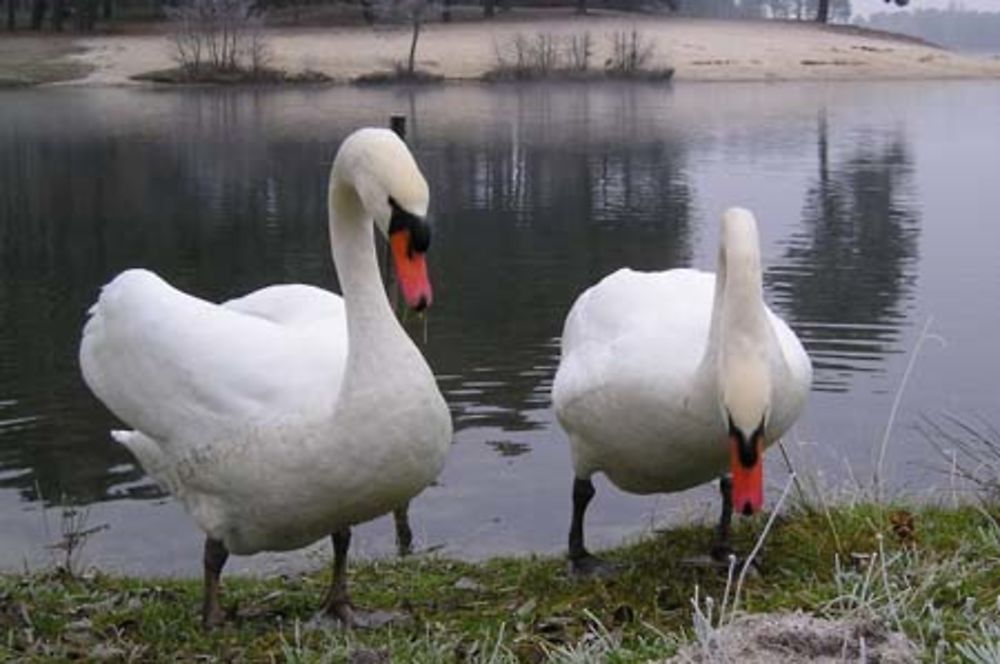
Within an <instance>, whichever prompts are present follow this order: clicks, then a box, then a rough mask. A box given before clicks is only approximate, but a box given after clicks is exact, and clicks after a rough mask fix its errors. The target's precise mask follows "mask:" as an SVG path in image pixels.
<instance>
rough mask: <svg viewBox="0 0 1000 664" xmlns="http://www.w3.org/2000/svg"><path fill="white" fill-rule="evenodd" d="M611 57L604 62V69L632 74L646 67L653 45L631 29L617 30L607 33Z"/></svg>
mask: <svg viewBox="0 0 1000 664" xmlns="http://www.w3.org/2000/svg"><path fill="white" fill-rule="evenodd" d="M609 39H610V40H611V57H610V58H608V60H607V62H605V63H604V64H605V67H604V68H605V69H607V70H608V71H609V72H613V73H615V74H618V75H625V76H629V75H634V74H637V73H639V72H641V71H643V70H645V69H646V68H647V66H648V65H649V61H650V60H651V59H652V57H653V50H654V48H655V45H654V44H653V43H652V42H650V41H648V40H647V39H646V38H645V37H643V36H642V34H641V33H640V32H639V31H638V30H636V29H635V28H632V30H628V31H626V30H619V31H617V32H613V33H611V35H609Z"/></svg>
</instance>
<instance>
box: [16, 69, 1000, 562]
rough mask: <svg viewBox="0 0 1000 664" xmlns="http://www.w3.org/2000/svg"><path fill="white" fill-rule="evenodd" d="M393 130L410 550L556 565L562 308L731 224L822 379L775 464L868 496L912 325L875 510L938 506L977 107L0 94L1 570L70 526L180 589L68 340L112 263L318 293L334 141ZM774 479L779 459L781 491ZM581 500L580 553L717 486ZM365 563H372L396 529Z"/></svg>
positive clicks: (971, 215) (607, 96) (984, 151)
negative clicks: (428, 419)
mask: <svg viewBox="0 0 1000 664" xmlns="http://www.w3.org/2000/svg"><path fill="white" fill-rule="evenodd" d="M391 113H406V114H408V115H409V116H410V136H409V139H410V143H411V145H412V146H413V149H414V151H415V153H416V155H417V158H418V160H419V162H420V163H421V165H422V167H423V169H424V171H425V173H426V175H427V177H428V180H429V181H430V184H431V189H432V212H433V216H434V221H435V224H436V236H435V240H434V245H433V248H432V253H431V259H432V263H433V265H432V277H433V279H434V280H435V286H436V296H437V297H436V303H435V307H434V309H433V310H432V312H431V316H430V319H429V325H428V335H427V342H426V344H425V345H424V350H425V353H426V355H427V357H428V359H429V361H430V364H431V366H432V367H433V368H434V370H435V372H436V373H437V374H438V375H439V377H440V383H441V388H442V390H443V391H444V393H445V395H446V398H447V399H448V401H449V403H450V404H451V406H452V408H453V412H454V416H455V424H456V436H455V445H454V447H453V451H452V454H451V456H450V459H449V462H448V466H447V468H446V470H445V472H444V474H443V476H442V478H441V480H440V484H439V485H438V486H435V487H432V488H430V489H429V490H427V491H426V492H425V493H424V494H423V495H422V496H421V497H420V498H419V499H418V500H417V501H416V502H415V504H414V507H413V520H414V526H415V530H416V532H417V535H418V538H419V540H420V543H421V545H422V546H425V547H427V546H432V547H437V546H441V547H443V549H444V551H445V552H447V553H450V554H454V555H462V556H473V557H474V556H484V555H489V554H491V553H496V552H526V551H545V552H553V551H558V550H560V549H562V548H563V547H564V542H565V533H566V530H567V527H568V520H569V488H570V479H571V478H570V471H569V459H568V451H567V446H566V443H565V440H564V438H563V436H562V434H561V433H560V431H559V428H558V426H557V425H556V423H555V421H554V418H553V415H552V413H551V411H550V409H549V404H548V390H549V386H550V382H551V378H552V374H553V371H554V369H555V365H556V363H557V360H558V337H559V334H560V331H561V326H562V320H563V318H564V316H565V314H566V311H567V310H568V308H569V306H570V304H571V303H572V301H573V299H574V297H575V296H576V295H577V294H578V293H579V292H580V291H581V290H582V289H583V288H585V287H586V286H587V285H589V284H591V283H593V282H594V281H595V280H597V279H599V278H600V277H602V276H603V275H605V274H607V273H608V272H610V271H612V270H615V269H617V268H618V267H620V266H623V265H630V266H632V267H635V268H642V269H665V268H670V267H677V266H687V265H694V266H699V267H704V268H708V269H713V267H714V266H713V263H714V256H715V246H716V241H717V223H718V222H717V220H718V218H719V215H720V213H721V212H722V210H723V209H724V208H725V207H727V206H729V205H732V204H741V205H745V206H748V207H750V208H752V209H754V210H755V211H756V212H757V215H758V218H759V221H760V224H761V231H762V234H763V238H762V239H763V245H764V253H765V264H766V278H765V281H766V291H767V298H768V300H769V302H770V303H771V304H772V306H773V307H774V308H775V309H776V310H777V311H778V312H779V313H780V314H781V315H783V316H785V317H786V318H787V319H788V320H789V322H790V323H791V324H792V326H793V327H794V328H795V329H796V330H797V331H798V333H799V335H800V336H801V337H802V338H803V340H804V342H805V345H806V347H807V349H808V350H809V352H810V354H811V355H812V357H813V360H814V363H815V366H816V381H815V385H814V391H813V394H812V398H811V401H810V403H809V406H808V410H807V412H806V414H805V416H804V417H803V418H802V420H801V421H800V423H799V425H798V426H797V427H796V429H795V431H794V432H793V435H792V436H791V437H790V438H789V444H790V448H791V451H792V452H793V454H794V455H795V457H796V460H797V463H800V464H802V465H803V467H807V468H810V469H812V470H813V471H814V472H818V473H819V474H821V475H822V477H823V479H824V480H825V481H826V482H828V483H830V484H833V485H843V484H849V483H850V482H851V481H853V480H852V478H856V480H857V481H859V482H861V483H863V484H864V483H867V482H868V481H869V478H870V475H871V472H872V462H871V458H872V450H873V446H874V445H875V444H876V443H877V441H879V440H880V439H881V438H882V435H883V430H884V427H885V425H886V422H887V420H888V413H889V411H890V408H891V406H892V402H893V398H894V396H895V394H896V392H897V390H898V388H899V385H900V383H901V379H902V375H903V372H904V370H905V368H906V365H907V362H908V359H909V354H910V352H911V350H912V348H913V347H914V345H915V343H916V341H917V338H918V337H919V336H920V330H921V329H922V328H923V326H924V324H925V322H926V321H927V320H928V319H929V318H930V317H933V323H932V325H931V328H930V332H931V334H932V335H933V336H932V338H931V339H930V340H928V341H927V343H926V344H925V345H924V347H923V350H922V351H921V353H920V355H919V357H918V359H917V362H916V364H915V366H914V369H913V372H912V375H911V376H910V379H909V381H908V383H907V384H906V386H905V391H904V393H903V398H902V401H901V408H900V412H899V415H898V417H897V420H896V423H895V426H894V428H893V430H892V435H891V438H890V443H889V449H888V463H887V470H888V472H889V475H890V478H891V481H892V486H893V488H894V490H896V491H900V492H911V493H914V492H916V493H920V494H925V493H927V492H934V491H935V490H940V489H947V487H948V478H947V476H945V475H940V474H937V473H933V472H928V471H927V468H926V467H927V466H928V465H931V464H935V463H938V462H937V456H936V455H935V453H934V452H933V449H932V448H931V447H930V446H929V445H928V444H927V442H926V441H925V440H924V438H923V437H922V436H921V435H920V433H919V432H918V431H916V430H915V425H916V424H917V423H918V422H919V421H920V418H921V417H924V416H929V417H932V418H933V417H940V416H941V415H942V414H943V413H946V412H951V413H957V414H959V415H962V416H983V417H986V418H987V419H989V418H990V417H993V418H996V417H997V416H996V414H995V413H996V407H997V403H998V396H1000V387H998V386H997V383H996V374H997V368H998V367H997V359H996V353H995V352H994V343H995V342H994V341H993V340H994V339H995V338H996V334H995V331H996V330H997V329H1000V300H998V297H997V292H998V288H1000V230H998V225H1000V217H998V212H997V211H998V210H1000V123H998V122H997V118H998V117H1000V86H998V85H997V84H995V83H982V82H977V83H971V82H970V83H947V84H942V83H922V84H902V83H897V84H888V83H878V84H863V85H859V84H836V85H829V86H823V85H816V84H808V85H798V84H781V85H767V84H738V85H734V84H727V85H714V84H711V85H709V84H701V85H677V86H675V87H674V88H673V89H672V90H669V89H663V88H657V87H642V86H618V85H606V86H596V85H595V86H569V87H565V88H556V89H543V88H540V87H526V88H517V87H496V88H479V87H474V86H473V87H449V88H445V89H439V90H429V91H421V92H418V93H415V94H414V93H407V92H398V91H359V90H351V89H336V90H310V91H304V90H299V91H263V92H253V91H235V92H234V91H223V92H219V91H188V92H149V91H141V92H140V91H129V90H116V89H109V90H99V91H97V90H71V89H61V90H56V89H50V90H45V91H31V92H4V93H3V94H0V532H2V533H3V536H2V539H0V568H11V567H19V566H21V565H22V564H23V563H25V562H27V563H28V564H41V563H44V562H46V561H47V560H49V557H50V555H51V554H50V553H49V552H48V551H47V550H46V549H45V548H44V547H45V544H47V543H50V542H52V541H53V540H55V539H56V538H57V537H58V532H59V528H60V525H59V507H58V506H59V505H64V504H85V505H92V508H91V513H90V522H91V523H92V524H108V525H109V526H110V528H109V529H108V530H105V531H103V532H101V533H100V534H98V535H96V536H94V537H93V538H92V540H91V542H90V543H89V544H88V554H89V556H88V558H89V560H90V561H91V562H97V563H99V564H100V565H101V566H103V567H106V568H110V569H123V570H131V571H143V572H152V573H184V574H187V573H195V572H197V571H198V570H199V567H200V566H199V563H198V561H199V557H198V555H199V554H198V552H199V550H200V542H201V536H200V533H199V531H197V529H196V527H195V526H194V525H193V523H192V522H190V521H189V520H188V519H187V518H186V517H185V515H184V514H183V512H182V511H181V510H180V509H179V508H178V507H177V506H176V505H175V504H174V503H172V502H171V501H170V500H169V499H168V498H165V497H164V496H163V494H162V493H161V492H160V491H159V490H158V489H157V488H156V487H155V486H154V485H153V484H152V483H151V482H149V481H148V479H146V478H145V477H144V475H143V473H142V472H141V470H140V469H139V468H138V467H137V466H136V465H134V464H133V463H132V459H131V458H130V456H129V455H128V454H127V453H126V452H125V451H124V450H123V449H120V448H118V447H116V446H115V445H114V444H112V443H111V442H110V441H109V439H108V436H107V430H108V429H109V428H111V427H113V426H115V422H114V420H113V418H112V417H111V416H110V415H109V414H108V413H107V412H106V411H105V410H104V409H103V407H102V406H101V405H100V403H98V402H97V401H96V400H95V399H94V398H93V397H92V396H91V395H90V394H89V393H88V392H87V390H86V389H85V387H84V385H83V383H82V381H81V379H80V377H79V373H78V369H77V365H76V346H77V341H78V336H79V331H80V328H81V325H82V323H83V320H84V313H85V311H86V309H87V307H88V306H89V305H90V304H91V302H92V301H93V300H94V298H95V296H96V294H97V290H98V288H99V286H100V285H101V284H102V283H104V282H105V281H107V280H108V279H110V278H111V277H112V276H113V275H114V274H116V273H117V272H119V271H120V270H122V269H124V268H127V267H131V266H146V267H149V268H151V269H153V270H156V271H157V272H159V273H160V274H162V275H164V276H165V277H166V278H167V279H169V280H170V281H172V282H173V283H174V284H175V285H177V286H179V287H181V288H184V289H186V290H190V291H192V292H194V293H197V294H199V295H201V296H204V297H208V298H215V299H223V298H228V297H232V296H234V295H236V294H240V293H244V292H247V291H249V290H253V289H256V288H259V287H261V286H263V285H265V284H269V283H273V282H281V281H301V282H306V283H313V284H319V285H322V286H326V287H330V288H335V287H336V284H335V277H334V272H333V268H332V265H331V263H330V259H329V249H328V243H327V238H326V224H325V214H326V212H325V190H326V189H325V187H326V178H327V174H328V169H329V162H330V159H331V157H332V154H333V151H334V149H335V147H336V145H337V144H338V142H339V141H340V140H341V139H342V138H343V137H344V136H345V135H346V134H347V133H349V131H351V130H352V129H353V128H355V127H357V126H359V125H364V124H385V122H386V120H387V118H388V116H389V115H390V114H391ZM415 333H417V334H418V335H419V333H420V332H419V331H415ZM994 421H996V419H994ZM782 467H783V464H782V461H781V459H780V457H779V455H771V458H770V460H769V464H768V469H769V470H768V473H769V477H770V481H771V485H772V488H778V487H780V485H781V484H782V483H783V480H782ZM598 491H599V495H598V499H597V500H596V501H595V503H594V507H593V509H592V510H591V519H590V536H591V538H592V540H593V542H594V544H596V545H602V544H610V543H614V542H617V541H619V540H620V539H621V538H623V537H626V536H628V535H630V534H635V533H640V532H643V531H645V530H648V529H649V528H650V527H652V526H654V525H656V524H659V523H663V522H669V521H675V520H678V519H683V518H692V517H694V518H704V517H706V516H711V515H714V514H715V512H716V510H717V505H716V500H715V491H714V489H713V488H712V487H703V488H701V489H697V490H694V491H691V492H687V493H684V494H678V495H672V496H665V497H658V498H637V497H634V496H627V495H624V494H621V493H620V492H617V491H616V490H614V489H613V488H611V487H609V486H607V485H606V484H601V485H600V486H599V488H598ZM43 505H48V506H49V509H47V510H43V509H42V508H43ZM357 541H358V545H357V549H358V551H359V552H360V553H363V554H376V555H377V554H382V553H386V552H388V551H390V550H391V525H390V523H389V522H388V521H387V520H385V519H383V520H380V521H377V522H375V523H373V524H369V525H368V526H365V527H363V528H362V529H360V532H359V536H358V539H357ZM262 560H263V562H261V561H262ZM299 562H301V557H292V558H281V559H278V558H274V557H271V558H263V559H260V558H258V559H256V560H255V561H254V560H247V559H244V560H242V561H238V562H237V563H236V564H234V565H233V567H234V568H236V569H239V568H240V566H241V565H242V566H244V567H246V566H247V565H257V566H259V565H261V564H263V565H271V564H298V563H299Z"/></svg>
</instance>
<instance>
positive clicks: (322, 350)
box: [80, 270, 347, 446]
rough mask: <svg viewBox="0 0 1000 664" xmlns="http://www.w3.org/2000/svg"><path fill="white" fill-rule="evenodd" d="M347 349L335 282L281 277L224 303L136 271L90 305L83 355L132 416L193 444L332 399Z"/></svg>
mask: <svg viewBox="0 0 1000 664" xmlns="http://www.w3.org/2000/svg"><path fill="white" fill-rule="evenodd" d="M346 350H347V348H346V329H345V322H344V312H343V304H342V302H341V301H340V298H339V297H337V296H335V295H333V294H332V293H326V292H325V291H322V290H320V289H317V288H311V287H308V286H298V285H296V286H276V287H271V288H267V289H264V290H262V291H258V292H256V293H252V294H250V295H248V296H246V297H244V298H240V299H237V300H232V301H230V302H228V303H226V305H224V306H220V305H216V304H213V303H210V302H206V301H204V300H201V299H199V298H196V297H193V296H191V295H188V294H186V293H183V292H181V291H179V290H177V289H175V288H173V287H172V286H170V285H169V284H168V283H166V282H165V281H163V280H162V279H161V278H159V277H158V276H157V275H155V274H153V273H152V272H149V271H146V270H128V271H126V272H123V273H122V274H120V275H119V276H118V277H116V278H115V279H114V280H113V281H111V282H110V283H109V284H107V285H106V286H105V287H104V289H103V290H102V292H101V296H100V298H99V300H98V302H97V303H96V304H95V305H94V306H93V307H92V308H91V310H90V318H89V320H88V321H87V324H86V326H85V327H84V332H83V340H82V342H81V345H80V366H81V369H82V371H83V377H84V380H85V381H86V383H87V385H88V386H89V387H90V388H91V390H93V392H94V394H96V395H97V396H98V397H99V398H100V399H101V401H102V402H104V404H105V405H106V406H107V407H108V408H109V409H110V410H111V411H112V412H113V413H115V415H117V416H118V417H119V418H120V419H122V420H123V421H124V422H126V423H127V424H129V425H130V426H132V427H134V428H135V429H137V430H139V431H141V432H142V433H143V434H145V435H146V436H148V437H149V438H151V439H153V440H155V441H157V442H158V443H159V444H160V445H167V446H168V445H177V444H181V445H183V444H187V445H191V444H197V443H199V442H209V441H213V440H219V439H225V438H229V437H232V436H233V435H234V434H235V433H237V432H238V431H239V430H242V429H245V427H247V426H259V425H261V424H263V423H266V422H267V421H268V420H270V419H273V418H275V417H281V416H282V414H290V413H298V412H301V411H302V410H303V408H313V407H319V406H318V404H322V403H326V404H327V405H328V407H329V408H332V407H333V404H334V402H335V400H336V394H337V390H338V389H339V379H340V377H341V376H342V374H343V365H344V361H345V357H346Z"/></svg>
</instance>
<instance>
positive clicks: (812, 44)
mask: <svg viewBox="0 0 1000 664" xmlns="http://www.w3.org/2000/svg"><path fill="white" fill-rule="evenodd" d="M152 27H153V29H152V30H142V31H141V34H108V35H97V36H82V37H79V36H74V37H65V36H58V37H55V36H26V35H23V34H22V35H15V36H14V37H12V38H9V39H8V43H9V44H11V43H15V42H17V41H19V40H20V43H21V44H22V45H24V46H30V47H32V48H35V49H38V48H40V46H39V45H42V46H44V45H45V44H47V43H52V44H56V43H58V44H60V45H61V46H60V47H59V49H58V52H56V53H54V54H53V57H52V59H51V62H53V63H58V64H61V65H62V66H63V67H64V68H65V69H66V70H67V72H68V73H67V75H66V78H64V79H63V80H57V82H51V81H48V80H44V79H43V80H41V81H35V82H41V83H47V84H53V85H77V86H106V85H111V86H145V87H151V86H154V85H159V86H162V85H168V86H174V85H176V84H153V83H149V82H143V81H136V80H134V79H133V78H132V77H134V76H137V75H142V74H148V73H149V72H155V71H160V70H166V69H169V68H171V67H173V66H175V62H174V61H173V58H172V54H171V47H170V44H169V40H168V38H167V36H166V34H167V30H166V25H165V24H157V25H155V26H152ZM632 30H636V31H637V32H638V34H639V36H640V39H641V40H642V41H643V42H644V43H645V44H649V45H651V46H652V52H651V55H650V57H649V60H648V63H647V67H648V68H650V69H664V68H673V70H674V75H673V79H672V80H674V81H684V82H689V81H748V82H749V81H770V82H779V81H844V80H846V81H859V80H943V79H971V78H1000V60H998V59H995V58H993V59H991V58H986V57H976V56H973V55H967V54H961V53H956V52H952V51H948V50H945V49H942V48H940V47H937V46H935V45H932V44H928V43H926V42H921V41H919V40H915V39H913V38H911V37H906V36H902V35H899V36H897V35H892V34H891V33H883V32H878V31H871V30H867V29H864V28H858V27H855V26H840V25H834V26H820V25H817V24H815V23H809V22H789V21H728V20H718V19H693V18H677V17H672V16H657V15H636V14H624V13H620V12H609V11H594V12H591V13H590V14H587V15H584V16H577V15H575V14H571V13H567V11H565V10H559V11H556V10H547V11H544V10H536V11H531V12H523V11H512V12H510V13H509V14H504V15H500V16H498V17H496V18H495V19H493V20H491V21H482V20H480V21H469V20H459V21H456V22H453V23H447V24H445V23H427V24H425V26H424V27H423V29H422V32H421V37H420V40H419V43H418V47H417V58H416V64H417V67H418V68H419V69H421V70H423V71H425V72H428V73H429V74H432V75H434V76H437V77H440V78H441V79H442V81H443V82H445V83H448V84H454V83H465V82H490V81H484V79H485V78H486V77H487V75H488V74H489V72H490V71H491V70H492V69H494V68H496V67H497V66H498V64H499V60H500V55H499V54H503V53H508V54H510V53H512V52H513V49H514V42H515V40H516V39H518V38H519V37H520V38H522V39H527V40H528V41H529V42H530V41H531V40H534V39H538V38H540V36H545V37H548V38H551V39H553V40H555V42H556V44H557V45H559V46H560V47H561V46H562V45H563V44H564V43H567V44H568V41H569V40H570V39H571V38H572V37H574V36H577V37H579V36H582V35H584V34H588V35H590V38H591V39H592V42H593V55H592V58H591V61H590V62H591V65H590V66H591V71H594V72H600V71H601V70H602V69H603V63H605V61H606V59H607V58H608V56H609V54H610V52H611V41H612V35H614V34H616V33H619V34H620V33H622V32H628V33H631V31H632ZM263 34H264V36H265V39H266V40H267V44H268V49H269V53H270V58H269V62H268V64H269V65H270V66H271V67H273V68H274V69H277V70H282V71H284V72H286V73H287V74H288V75H290V76H300V75H302V74H303V73H306V72H316V73H318V74H321V75H324V76H326V77H329V79H331V82H332V83H333V84H343V83H349V82H352V81H353V80H354V79H356V78H357V77H360V76H364V75H370V74H372V73H375V72H380V71H387V70H391V69H393V68H394V67H395V66H396V64H397V63H399V62H401V61H402V60H404V59H405V56H406V53H407V51H408V49H409V40H410V33H409V28H408V26H399V25H397V26H392V27H386V26H376V27H374V28H367V27H364V26H333V27H327V26H322V27H319V26H301V27H298V26H296V27H287V26H283V27H269V28H266V29H265V30H264V33H263ZM67 39H69V40H70V43H71V44H72V49H68V50H67V49H66V47H65V44H66V43H67ZM13 50H14V49H7V51H4V50H2V49H0V78H5V76H4V73H5V71H4V67H5V65H6V66H7V68H8V69H9V68H10V66H11V63H10V60H11V57H12V56H11V51H13ZM66 65H68V67H67V66H66ZM80 73H83V75H82V76H80V75H79V74H80ZM6 78H10V77H9V76H7V77H6ZM592 78H593V80H597V81H600V80H605V78H606V77H603V76H595V77H592ZM542 80H549V79H545V78H543V79H542ZM551 80H561V79H560V78H559V77H554V78H552V79H551ZM250 83H252V82H250ZM316 84H321V85H322V84H330V83H309V82H306V83H297V82H276V83H270V84H267V83H265V84H263V85H278V86H287V85H316ZM184 85H186V84H184Z"/></svg>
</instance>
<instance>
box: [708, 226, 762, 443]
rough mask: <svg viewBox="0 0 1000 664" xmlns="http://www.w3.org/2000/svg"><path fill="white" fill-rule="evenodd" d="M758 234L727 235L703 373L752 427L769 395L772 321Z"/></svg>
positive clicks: (726, 403)
mask: <svg viewBox="0 0 1000 664" xmlns="http://www.w3.org/2000/svg"><path fill="white" fill-rule="evenodd" d="M755 236H756V232H754V234H753V237H745V236H737V237H735V238H734V237H732V236H731V234H730V237H727V238H725V239H724V241H723V243H722V246H721V248H720V250H719V266H718V270H717V273H716V283H715V300H714V302H713V305H712V322H711V327H710V330H709V342H708V347H707V349H706V352H705V358H704V360H703V362H702V370H703V375H704V377H705V379H706V380H707V382H709V383H711V384H712V385H711V391H712V392H713V393H714V396H715V398H716V399H718V400H719V403H720V405H721V406H722V407H724V408H725V409H727V410H729V411H730V415H731V416H732V417H733V419H734V421H736V420H737V419H739V420H744V421H739V422H736V423H737V424H738V425H740V426H744V427H749V430H750V431H752V430H753V429H754V428H755V427H756V426H757V425H758V424H759V423H760V418H761V417H762V416H763V415H764V413H765V412H766V408H767V403H768V401H769V399H770V392H771V378H770V364H769V354H770V350H771V331H770V327H769V325H770V323H769V321H768V318H767V310H766V308H765V306H764V296H763V286H762V279H761V269H760V248H759V245H758V243H757V240H756V237H755Z"/></svg>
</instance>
